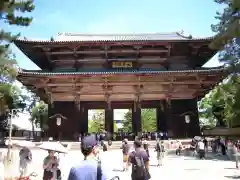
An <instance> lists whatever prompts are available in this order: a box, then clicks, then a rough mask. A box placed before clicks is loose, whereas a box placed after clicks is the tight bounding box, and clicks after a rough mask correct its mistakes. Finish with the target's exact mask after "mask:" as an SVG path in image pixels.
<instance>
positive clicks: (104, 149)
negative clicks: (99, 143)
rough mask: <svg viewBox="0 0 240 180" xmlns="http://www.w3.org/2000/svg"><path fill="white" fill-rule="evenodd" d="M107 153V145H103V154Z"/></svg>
mask: <svg viewBox="0 0 240 180" xmlns="http://www.w3.org/2000/svg"><path fill="white" fill-rule="evenodd" d="M105 151H107V145H106V144H103V152H105Z"/></svg>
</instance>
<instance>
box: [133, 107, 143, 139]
mask: <svg viewBox="0 0 240 180" xmlns="http://www.w3.org/2000/svg"><path fill="white" fill-rule="evenodd" d="M132 130H133V133H134V134H135V135H138V133H140V132H142V122H141V107H140V106H139V105H138V104H135V105H134V107H133V108H132Z"/></svg>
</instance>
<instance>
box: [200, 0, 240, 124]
mask: <svg viewBox="0 0 240 180" xmlns="http://www.w3.org/2000/svg"><path fill="white" fill-rule="evenodd" d="M215 2H216V3H219V4H224V5H225V8H224V10H223V12H222V13H219V12H217V16H216V19H217V20H218V23H217V24H215V25H212V30H213V32H215V33H216V37H215V39H214V40H213V41H212V43H211V44H210V47H211V48H214V49H218V50H222V51H221V52H220V56H219V59H220V61H223V62H224V63H226V64H227V68H228V69H229V70H230V71H229V72H230V76H229V77H227V78H226V79H225V80H224V81H223V82H222V83H221V84H220V85H218V86H217V87H216V88H214V90H213V91H212V92H211V93H210V95H209V96H206V97H205V98H204V99H202V101H201V102H200V112H201V113H200V117H202V118H208V121H209V122H212V121H213V120H215V119H217V120H218V121H217V122H218V123H217V125H226V126H228V127H235V126H239V125H240V120H239V119H240V113H239V109H240V100H239V99H240V97H239V91H240V81H239V75H238V73H239V72H240V63H239V59H240V46H239V44H238V43H239V42H238V41H239V39H238V38H239V37H240V25H239V21H240V1H239V0H215Z"/></svg>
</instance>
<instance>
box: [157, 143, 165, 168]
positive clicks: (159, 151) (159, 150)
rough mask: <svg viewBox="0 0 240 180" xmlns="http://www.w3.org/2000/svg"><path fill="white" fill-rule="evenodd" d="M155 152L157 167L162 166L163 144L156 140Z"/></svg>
mask: <svg viewBox="0 0 240 180" xmlns="http://www.w3.org/2000/svg"><path fill="white" fill-rule="evenodd" d="M155 151H156V152H157V162H158V164H157V166H162V165H163V158H164V153H165V147H164V142H163V141H161V143H160V141H159V139H158V140H157V144H156V147H155Z"/></svg>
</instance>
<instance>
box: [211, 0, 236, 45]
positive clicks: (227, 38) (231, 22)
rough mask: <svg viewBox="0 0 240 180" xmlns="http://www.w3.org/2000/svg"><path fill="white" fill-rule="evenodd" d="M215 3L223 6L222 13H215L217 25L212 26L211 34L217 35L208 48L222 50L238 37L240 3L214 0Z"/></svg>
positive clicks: (233, 0)
mask: <svg viewBox="0 0 240 180" xmlns="http://www.w3.org/2000/svg"><path fill="white" fill-rule="evenodd" d="M215 2H216V3H218V4H222V5H225V8H224V10H223V12H217V14H216V17H215V18H216V19H217V20H218V23H217V24H215V25H212V30H213V32H215V33H217V35H216V37H215V40H214V41H213V42H212V43H211V44H210V47H212V48H216V49H224V48H225V45H226V44H230V43H231V42H232V40H233V39H234V38H236V37H240V25H239V24H240V23H239V21H240V1H239V0H215Z"/></svg>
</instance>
